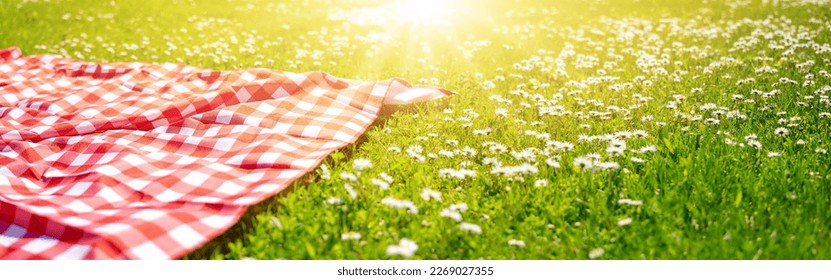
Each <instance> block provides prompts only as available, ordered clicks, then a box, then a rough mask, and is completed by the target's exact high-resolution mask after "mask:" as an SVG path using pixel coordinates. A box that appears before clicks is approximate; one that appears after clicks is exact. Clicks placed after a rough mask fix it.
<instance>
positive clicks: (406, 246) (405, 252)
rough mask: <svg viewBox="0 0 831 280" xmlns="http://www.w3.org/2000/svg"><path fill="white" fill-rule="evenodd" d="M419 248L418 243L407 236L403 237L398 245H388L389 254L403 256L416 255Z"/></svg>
mask: <svg viewBox="0 0 831 280" xmlns="http://www.w3.org/2000/svg"><path fill="white" fill-rule="evenodd" d="M416 250H418V244H416V242H415V241H412V240H410V239H407V238H402V239H401V240H400V241H399V242H398V245H389V246H387V256H402V257H405V258H409V257H412V256H414V255H415V252H416Z"/></svg>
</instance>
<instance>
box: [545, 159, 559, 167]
mask: <svg viewBox="0 0 831 280" xmlns="http://www.w3.org/2000/svg"><path fill="white" fill-rule="evenodd" d="M545 164H548V166H551V167H554V168H560V162H559V161H557V159H555V158H547V159H545Z"/></svg>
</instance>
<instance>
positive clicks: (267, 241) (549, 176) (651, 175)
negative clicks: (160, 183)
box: [0, 0, 831, 259]
mask: <svg viewBox="0 0 831 280" xmlns="http://www.w3.org/2000/svg"><path fill="white" fill-rule="evenodd" d="M25 2H31V3H23V2H20V1H9V0H0V6H2V7H4V8H3V9H0V47H5V46H18V47H20V48H21V49H22V50H23V51H24V53H25V54H38V53H56V54H61V55H65V56H71V57H75V58H80V59H85V60H91V61H102V62H103V61H136V60H137V61H146V62H175V63H186V64H191V65H196V66H201V67H207V68H213V69H241V68H251V67H265V68H272V69H277V70H285V71H295V72H302V71H313V70H322V71H326V72H328V73H331V74H334V75H336V76H340V77H344V78H353V79H365V80H382V79H387V78H391V77H401V78H405V79H407V80H409V81H411V82H413V83H415V84H431V85H438V86H442V87H444V88H447V89H450V90H452V91H454V92H456V93H457V94H456V95H454V96H452V97H449V98H444V99H442V100H438V101H434V102H427V103H422V104H417V105H413V106H407V107H404V108H400V109H401V110H399V111H396V112H394V113H392V114H390V115H389V116H385V117H383V118H382V119H381V120H379V122H378V125H375V126H373V127H372V128H371V129H370V130H369V131H368V132H367V133H366V134H365V135H364V136H363V138H362V140H361V141H360V143H359V144H356V145H353V146H350V147H348V148H346V149H345V150H342V151H340V152H336V153H335V154H333V155H332V156H330V158H329V159H327V160H326V163H325V164H326V165H327V167H328V169H329V170H330V171H329V174H330V176H329V177H330V178H329V179H326V177H327V176H324V173H325V172H323V171H322V170H321V169H318V170H317V171H315V172H314V173H313V174H309V175H307V176H305V177H303V178H302V179H300V180H298V181H297V182H296V183H295V184H294V185H293V186H292V187H291V188H290V190H287V191H285V192H283V193H280V194H278V195H277V196H275V197H274V198H272V199H269V200H267V201H265V202H263V203H261V204H259V205H257V206H255V207H252V208H251V209H250V210H249V211H248V213H247V214H246V215H245V216H244V217H243V218H242V219H241V221H240V222H239V223H238V224H237V225H236V226H234V227H233V228H232V229H231V230H229V231H228V232H227V233H225V234H223V235H222V236H220V237H218V238H216V239H214V240H213V241H211V242H210V243H208V244H207V245H206V246H204V247H203V248H200V249H199V250H197V251H195V252H193V253H191V254H189V255H187V256H186V257H185V258H186V259H201V258H210V259H240V258H257V259H278V258H285V259H398V258H401V257H400V256H389V255H387V253H386V252H387V247H388V246H390V245H395V244H398V243H399V241H400V240H401V239H403V238H407V239H410V240H413V241H415V242H416V243H417V244H418V250H417V251H415V254H414V256H412V258H413V259H586V258H589V252H590V251H592V250H595V252H597V251H600V250H599V249H602V251H603V253H602V255H599V256H594V257H598V258H603V259H829V258H831V236H829V233H831V211H829V210H831V209H829V207H831V180H829V179H831V175H829V169H831V158H829V155H827V154H825V153H823V152H822V151H824V150H827V149H831V145H829V142H831V135H830V134H829V131H831V130H829V125H831V118H829V117H828V116H827V114H828V112H831V102H829V100H828V96H829V94H831V76H829V74H828V71H831V46H829V44H831V25H830V24H829V22H831V8H830V7H829V6H828V4H822V3H821V4H810V3H794V4H788V5H784V4H781V5H779V6H773V5H769V4H763V3H762V2H761V1H727V2H725V1H706V2H699V1H689V0H684V1H669V0H667V1H657V0H652V1H646V0H642V1H634V0H632V1H629V0H620V1H618V0H614V1H612V0H607V1H502V2H500V3H494V4H487V5H485V4H483V3H484V1H472V0H470V1H463V0H459V1H458V2H459V6H460V7H465V8H464V9H463V11H458V12H457V13H455V14H453V16H452V19H451V20H450V22H451V25H450V26H434V25H430V24H424V25H416V24H412V23H406V22H399V21H396V20H395V19H394V18H391V17H389V14H385V15H386V16H381V17H378V18H380V20H382V21H383V22H381V24H380V25H379V24H374V25H373V24H369V23H367V25H363V23H366V22H360V21H361V20H366V19H368V18H376V17H374V16H371V15H360V14H359V15H358V16H353V17H352V18H353V19H358V20H352V21H351V22H350V21H346V20H341V19H337V18H330V17H329V15H336V14H343V13H353V14H355V13H359V12H360V11H364V12H367V11H370V12H371V10H370V9H372V8H373V7H377V6H379V5H380V4H383V3H386V2H385V1H358V0H353V1H324V0H316V1H285V3H279V2H278V1H255V0H248V1H243V0H236V1H231V0H228V1H161V0H145V1H125V2H127V3H122V2H118V4H117V5H114V4H111V3H115V1H113V2H109V1H69V0H66V1H58V0H52V1H25ZM387 2H389V1H387ZM541 2H551V3H541ZM806 2H807V1H806ZM820 2H821V1H820ZM356 8H365V9H364V10H356ZM376 16H377V13H376ZM569 49H570V50H571V51H569ZM790 49H792V51H789V50H790ZM465 53H468V54H469V55H468V56H466V55H465ZM591 62H594V63H591ZM515 65H516V66H520V67H518V68H519V69H518V68H515ZM523 65H527V66H528V67H527V68H526V69H522V68H524V67H523ZM765 66H769V67H771V68H772V69H776V70H777V72H776V73H764V72H765V71H764V69H763V67H765ZM757 70H758V71H757ZM566 74H567V75H566ZM749 78H752V79H753V80H746V81H745V82H740V81H741V80H745V79H749ZM786 79H789V80H793V81H795V82H796V84H791V83H789V82H788V81H787V80H786ZM488 81H491V82H493V88H491V86H486V84H489V82H488ZM646 81H648V82H646ZM696 89H700V92H698V90H696ZM772 91H776V93H777V94H774V95H773V96H770V97H765V96H764V93H768V92H772ZM737 94H738V95H742V98H743V99H741V100H734V99H733V98H734V97H733V95H737ZM493 95H500V96H501V97H502V100H510V104H509V103H507V101H506V102H504V103H501V102H498V101H497V100H498V99H497V100H495V99H496V98H494V99H491V98H490V97H491V96H493ZM676 95H683V96H684V97H685V99H684V100H683V101H682V102H678V103H677V104H676V106H675V108H668V107H667V104H668V102H671V101H674V100H676V97H675V96H676ZM748 100H752V103H751V101H748ZM708 103H712V104H715V107H716V109H707V108H706V106H705V108H703V109H702V106H703V105H705V104H708ZM554 105H560V106H562V107H560V112H565V113H562V114H558V115H540V113H539V112H540V108H542V107H551V106H554ZM497 108H502V109H506V110H507V115H506V116H500V115H498V114H496V110H497ZM719 108H723V110H720V111H719ZM715 111H719V112H718V113H715V114H716V115H714V112H715ZM473 112H475V113H473ZM737 115H739V116H743V117H738V118H737V117H735V116H737ZM697 116H700V117H697ZM708 118H714V119H718V120H719V122H718V124H707V123H706V122H707V121H706V119H708ZM780 127H782V128H787V129H788V132H789V133H788V134H787V135H785V136H778V135H776V132H775V131H776V129H777V128H780ZM486 128H489V129H490V133H489V134H486V135H481V134H474V133H473V132H474V130H479V129H486ZM635 130H641V131H643V132H645V133H646V136H645V137H632V138H625V139H620V140H624V141H625V143H626V145H627V150H626V151H625V152H624V153H623V154H622V155H617V156H614V155H610V154H608V153H607V152H606V148H607V146H608V144H609V143H607V142H608V139H609V138H612V137H606V138H604V137H603V135H615V133H617V134H616V135H618V136H617V138H623V137H624V136H625V135H626V133H625V132H626V131H628V132H632V131H635ZM526 132H528V133H526ZM621 132H624V133H621ZM540 133H547V134H548V135H549V138H550V140H556V141H562V142H569V143H571V144H573V145H574V147H573V149H570V150H569V149H566V150H562V149H556V148H555V143H553V142H549V143H546V142H547V141H546V139H545V138H542V139H541V138H540V137H536V136H534V135H537V134H540ZM750 134H754V135H756V137H757V141H758V143H760V144H761V148H758V149H757V148H753V147H750V146H749V145H750V144H752V143H756V142H753V141H749V140H747V139H746V136H748V135H750ZM581 135H583V136H584V137H581ZM621 135H624V136H621ZM585 136H598V137H593V138H592V139H595V140H594V141H581V138H586V137H585ZM543 137H544V136H543ZM598 139H599V140H598ZM604 139H605V140H604ZM448 140H455V141H456V142H453V141H449V142H448ZM491 142H493V143H499V144H502V145H504V147H505V151H504V152H500V151H499V150H498V149H495V150H491V149H489V148H488V146H483V143H484V144H486V145H488V143H491ZM454 143H457V144H455V145H454ZM491 144H492V143H491ZM415 145H418V146H421V147H422V148H423V151H422V152H421V153H420V155H421V156H423V157H425V160H424V161H423V162H421V161H419V160H417V159H415V158H414V157H412V156H409V155H408V154H407V152H406V151H407V149H408V148H410V147H414V146H415ZM646 146H654V147H655V151H652V152H645V153H635V152H634V151H633V150H637V149H639V148H641V147H646ZM390 147H398V148H400V150H401V152H399V153H396V152H394V151H389V150H388V149H389V148H390ZM464 147H470V148H472V149H468V150H474V151H475V152H476V154H475V155H472V154H470V153H468V154H464V153H462V150H463V148H464ZM526 148H535V149H536V150H532V151H531V152H529V153H528V156H527V157H525V158H522V157H520V158H516V157H514V156H513V155H512V154H511V152H512V151H515V152H520V151H522V150H524V149H526ZM441 150H445V153H446V152H447V151H450V152H454V156H453V157H447V156H444V155H441V153H440V151H441ZM457 150H458V151H457ZM770 152H776V153H779V156H775V155H774V154H769V153H770ZM590 153H596V154H597V155H599V156H600V157H601V161H604V162H615V163H618V165H619V168H612V169H611V170H603V171H586V170H582V169H581V168H579V167H577V166H575V165H574V162H575V159H577V160H578V161H580V160H581V159H582V158H584V157H585V156H586V155H587V154H590ZM430 154H435V158H432V157H430ZM632 157H637V158H640V159H643V161H644V162H643V163H637V162H634V161H633V160H632ZM357 159H368V160H369V161H371V163H372V167H371V168H369V169H366V170H363V171H361V172H360V175H359V176H358V177H359V178H358V180H357V181H356V182H346V181H345V180H344V179H341V177H340V174H341V173H342V172H353V173H354V172H355V170H354V163H355V160H357ZM493 159H496V160H498V161H499V162H501V164H502V165H503V166H520V165H521V164H531V165H535V166H536V172H533V170H529V169H525V171H528V173H526V174H519V175H513V176H503V175H500V174H492V172H491V171H492V170H493V169H494V168H493V166H492V165H491V164H489V163H488V162H490V161H492V160H493ZM547 159H549V161H550V162H557V163H559V165H560V167H559V168H555V167H552V166H550V165H548V164H547V163H546V160H547ZM444 168H452V169H459V168H464V169H468V170H472V171H474V172H475V173H476V176H475V177H471V178H466V179H453V178H444V177H442V176H440V174H439V172H440V170H441V169H444ZM517 170H521V168H518V169H517ZM381 172H384V173H386V174H388V175H390V176H391V177H392V178H394V182H393V183H392V184H391V185H390V186H389V189H386V190H383V189H381V188H379V187H378V186H375V185H373V183H372V182H371V180H372V179H373V178H378V176H379V174H380V173H381ZM537 180H547V181H548V184H547V186H541V187H537V186H535V182H536V181H537ZM344 184H349V185H350V186H352V187H353V188H354V190H355V192H356V196H355V198H352V197H351V196H350V195H349V193H348V192H347V190H346V188H345V187H344ZM425 188H429V189H431V190H434V191H437V192H440V193H441V201H435V200H429V201H427V200H425V199H423V198H422V197H421V193H422V192H423V189H425ZM387 197H392V198H395V199H400V200H410V201H412V202H413V203H414V205H416V206H417V207H418V213H417V214H412V213H408V212H407V210H404V209H396V208H392V207H390V206H387V205H385V204H384V203H382V200H383V199H384V198H387ZM330 198H338V199H339V200H341V203H340V204H335V205H333V204H329V203H327V200H329V199H330ZM620 199H631V200H636V201H640V202H641V205H629V204H626V203H621V202H620V201H619V200H620ZM457 203H465V204H466V205H467V207H468V209H467V210H466V211H464V212H461V213H460V214H461V216H462V219H463V221H464V222H466V223H472V224H476V225H478V226H480V227H481V234H476V233H472V232H468V231H464V230H462V229H461V228H460V225H459V222H457V221H455V220H453V219H450V218H446V217H442V216H440V212H441V211H442V209H445V208H447V207H449V206H450V205H451V204H457ZM627 219H631V223H629V224H627V225H619V221H622V220H623V221H624V222H625V221H626V220H627ZM348 232H357V233H360V235H361V238H360V239H359V240H342V238H341V236H342V234H344V233H348ZM512 239H514V240H522V241H523V242H524V244H525V246H524V247H521V246H511V245H509V240H512Z"/></svg>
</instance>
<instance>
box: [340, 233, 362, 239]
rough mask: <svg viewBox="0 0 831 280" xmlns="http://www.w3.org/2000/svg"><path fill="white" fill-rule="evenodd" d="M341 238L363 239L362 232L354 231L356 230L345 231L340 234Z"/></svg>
mask: <svg viewBox="0 0 831 280" xmlns="http://www.w3.org/2000/svg"><path fill="white" fill-rule="evenodd" d="M340 239H341V240H360V239H361V233H360V232H354V231H350V232H345V233H343V234H341V235H340Z"/></svg>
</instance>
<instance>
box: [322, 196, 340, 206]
mask: <svg viewBox="0 0 831 280" xmlns="http://www.w3.org/2000/svg"><path fill="white" fill-rule="evenodd" d="M342 202H343V200H342V199H341V198H340V197H336V196H332V197H329V198H327V199H326V204H331V205H338V204H341V203H342Z"/></svg>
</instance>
